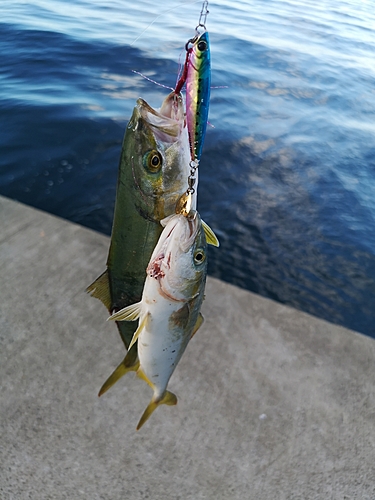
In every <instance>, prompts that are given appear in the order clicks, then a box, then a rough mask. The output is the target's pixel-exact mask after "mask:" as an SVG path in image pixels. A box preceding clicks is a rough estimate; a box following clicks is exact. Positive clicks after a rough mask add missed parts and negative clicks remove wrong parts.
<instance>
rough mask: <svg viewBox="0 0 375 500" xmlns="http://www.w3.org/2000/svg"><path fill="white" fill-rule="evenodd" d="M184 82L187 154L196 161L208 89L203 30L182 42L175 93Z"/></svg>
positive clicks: (207, 56)
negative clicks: (183, 54)
mask: <svg viewBox="0 0 375 500" xmlns="http://www.w3.org/2000/svg"><path fill="white" fill-rule="evenodd" d="M190 44H191V46H190ZM184 84H185V85H186V121H187V127H188V133H189V143H190V155H191V160H192V161H193V162H196V163H197V164H198V163H199V160H200V158H201V155H202V148H203V143H204V138H205V135H206V128H207V120H208V110H209V104H210V90H211V56H210V42H209V36H208V32H207V31H204V32H203V33H202V34H197V35H196V36H195V37H194V38H192V39H191V40H189V41H188V43H187V44H186V59H185V64H184V70H183V73H182V75H181V77H180V79H179V81H178V83H177V85H176V89H175V92H176V93H179V92H180V91H181V89H182V87H183V85H184Z"/></svg>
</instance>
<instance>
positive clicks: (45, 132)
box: [0, 0, 375, 337]
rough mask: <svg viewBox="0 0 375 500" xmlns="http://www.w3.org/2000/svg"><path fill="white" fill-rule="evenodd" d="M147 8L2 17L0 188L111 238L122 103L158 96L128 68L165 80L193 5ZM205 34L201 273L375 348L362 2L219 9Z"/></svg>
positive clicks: (45, 7) (38, 0)
mask: <svg viewBox="0 0 375 500" xmlns="http://www.w3.org/2000/svg"><path fill="white" fill-rule="evenodd" d="M172 7H175V8H173V9H172ZM162 8H163V10H164V11H165V13H164V14H163V15H161V16H160V17H158V18H157V19H155V18H156V17H157V16H159V14H161V7H160V5H156V4H155V3H153V2H151V0H141V1H140V2H137V4H136V5H135V4H134V5H131V6H129V5H127V7H126V9H124V5H123V2H122V1H120V0H113V1H112V2H111V3H110V5H109V4H108V2H104V1H100V0H99V1H98V2H95V3H94V4H93V3H92V2H89V1H87V0H78V1H77V2H74V5H73V4H72V5H70V6H69V9H67V8H66V2H64V1H63V0H48V2H47V1H46V0H35V1H34V2H33V3H32V5H31V4H30V3H25V2H21V1H17V0H15V1H14V2H12V3H5V4H4V5H2V6H1V12H2V16H1V21H0V22H1V32H0V51H1V55H2V65H1V68H0V81H1V89H2V93H1V101H0V105H1V108H0V109H1V113H2V123H3V124H6V126H3V127H2V128H1V130H0V136H1V143H2V154H1V155H0V166H1V169H0V192H1V193H2V194H4V195H6V196H9V197H12V198H16V199H19V200H21V201H23V202H25V203H28V204H30V205H33V206H36V207H39V208H42V209H44V210H47V211H50V212H52V213H55V214H58V215H60V216H62V217H66V218H68V219H70V220H73V221H76V222H79V223H81V224H84V225H86V226H89V227H92V228H94V229H96V230H99V231H102V232H104V233H106V234H109V233H110V230H111V223H112V211H113V206H114V196H115V186H116V179H117V165H118V160H119V156H120V149H121V143H122V138H123V134H124V130H125V127H126V122H127V120H128V118H129V117H130V115H131V112H132V109H133V106H134V105H135V100H136V99H137V98H138V97H143V98H144V99H146V100H147V101H148V102H149V103H150V104H151V105H152V106H154V107H159V106H160V104H161V102H162V100H163V99H164V97H165V95H166V94H167V93H168V90H167V89H163V88H162V87H159V86H157V85H154V84H153V83H151V82H150V81H148V80H145V79H144V78H142V76H140V75H139V74H137V73H134V72H133V71H138V72H140V73H142V74H143V75H145V76H147V77H148V78H151V79H152V80H155V81H157V82H158V83H160V84H162V85H165V86H167V87H171V86H173V85H174V84H175V82H176V78H177V74H178V70H179V64H181V61H183V56H184V44H185V42H186V41H187V40H188V38H190V37H191V35H192V34H193V29H194V27H195V25H196V22H197V19H198V15H199V11H200V4H199V2H198V3H197V2H187V4H186V5H185V6H179V7H176V4H175V3H173V2H172V0H168V1H166V2H165V3H164V4H163V7H162ZM171 9H172V10H171ZM153 21H155V22H154V23H153V24H152V25H150V26H149V28H148V29H147V30H146V31H144V32H143V30H144V29H145V28H146V27H147V26H148V25H149V24H150V23H152V22H153ZM207 25H208V28H209V30H210V40H211V44H212V68H213V74H212V82H213V85H214V86H228V88H227V89H212V92H211V108H210V123H211V124H212V125H214V128H212V127H208V130H207V136H206V144H205V147H204V151H203V156H202V162H201V167H200V188H199V189H200V192H199V195H200V196H199V209H200V211H201V213H202V216H203V217H204V219H205V220H206V221H207V222H208V223H209V224H210V225H211V226H212V227H213V229H214V230H215V232H216V233H217V234H218V236H219V237H220V241H221V248H220V250H218V251H217V250H216V251H210V261H209V272H210V273H211V274H212V275H215V276H217V277H219V278H222V279H224V280H226V281H229V282H231V283H235V284H237V285H239V286H241V287H244V288H247V289H249V290H253V291H255V292H257V293H260V294H262V295H264V296H266V297H270V298H272V299H275V300H279V301H281V302H283V303H286V304H289V305H292V306H294V307H297V308H300V309H303V310H305V311H307V312H310V313H312V314H316V315H318V316H321V317H323V318H326V319H328V320H329V321H333V322H337V323H340V324H343V325H346V326H348V327H350V328H353V329H356V330H359V331H361V332H364V333H367V334H368V335H371V336H374V337H375V327H374V324H375V323H374V319H375V312H374V310H373V302H374V293H375V289H374V283H375V255H374V253H375V250H374V248H375V234H374V231H373V230H372V228H373V227H374V219H375V198H374V195H373V193H374V192H375V134H374V132H375V130H374V128H375V125H374V120H373V116H374V112H375V90H374V85H373V81H374V77H375V66H374V64H373V54H374V49H375V47H374V45H375V41H374V26H375V15H374V11H373V9H372V6H371V5H370V2H361V1H359V0H358V1H352V2H346V1H343V0H340V1H338V0H334V1H332V2H330V3H329V4H328V5H327V4H326V3H325V4H324V5H323V4H319V3H318V4H317V3H316V2H311V1H308V2H301V1H298V0H288V1H280V0H277V1H276V0H271V1H269V2H267V3H265V2H263V1H260V0H255V1H254V2H252V3H251V6H249V3H248V2H247V1H245V0H243V1H242V0H237V1H233V2H232V1H231V2H229V1H228V0H217V2H215V3H212V4H210V14H209V17H208V21H207ZM139 35H141V36H139ZM137 38H138V39H137Z"/></svg>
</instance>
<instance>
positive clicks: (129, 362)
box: [98, 347, 139, 396]
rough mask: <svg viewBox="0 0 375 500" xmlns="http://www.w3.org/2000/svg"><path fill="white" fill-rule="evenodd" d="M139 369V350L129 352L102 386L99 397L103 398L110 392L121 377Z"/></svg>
mask: <svg viewBox="0 0 375 500" xmlns="http://www.w3.org/2000/svg"><path fill="white" fill-rule="evenodd" d="M138 368H139V360H138V357H137V348H136V347H135V348H134V349H131V350H129V351H128V353H127V355H126V356H125V358H124V360H123V361H122V362H121V363H120V364H119V365H118V367H117V368H116V370H115V371H114V372H113V373H112V374H111V375H110V376H109V377H108V379H107V380H106V381H105V382H104V384H103V385H102V387H101V389H100V391H99V394H98V396H102V395H103V394H104V393H105V392H107V391H108V389H110V388H111V387H112V386H113V385H114V384H115V383H116V382H117V381H118V380H119V379H120V378H121V377H123V376H124V375H125V374H126V373H128V372H136V371H137V370H138Z"/></svg>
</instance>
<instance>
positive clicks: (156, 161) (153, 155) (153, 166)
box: [143, 149, 163, 173]
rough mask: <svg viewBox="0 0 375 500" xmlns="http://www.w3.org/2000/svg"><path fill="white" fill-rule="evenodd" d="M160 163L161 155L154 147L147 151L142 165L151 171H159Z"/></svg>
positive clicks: (161, 160)
mask: <svg viewBox="0 0 375 500" xmlns="http://www.w3.org/2000/svg"><path fill="white" fill-rule="evenodd" d="M162 163H163V157H162V156H161V154H160V153H159V151H156V149H153V150H151V151H149V152H148V153H146V154H145V155H144V157H143V166H144V167H145V168H146V169H147V170H149V171H150V172H153V173H155V172H159V170H160V169H161V166H162Z"/></svg>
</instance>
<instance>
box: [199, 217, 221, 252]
mask: <svg viewBox="0 0 375 500" xmlns="http://www.w3.org/2000/svg"><path fill="white" fill-rule="evenodd" d="M202 226H203V231H204V234H205V235H206V240H207V244H208V245H213V246H214V247H219V246H220V243H219V240H218V239H217V237H216V234H215V233H214V232H213V231H212V229H211V228H210V226H209V225H208V224H206V223H205V222H204V221H203V220H202Z"/></svg>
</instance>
